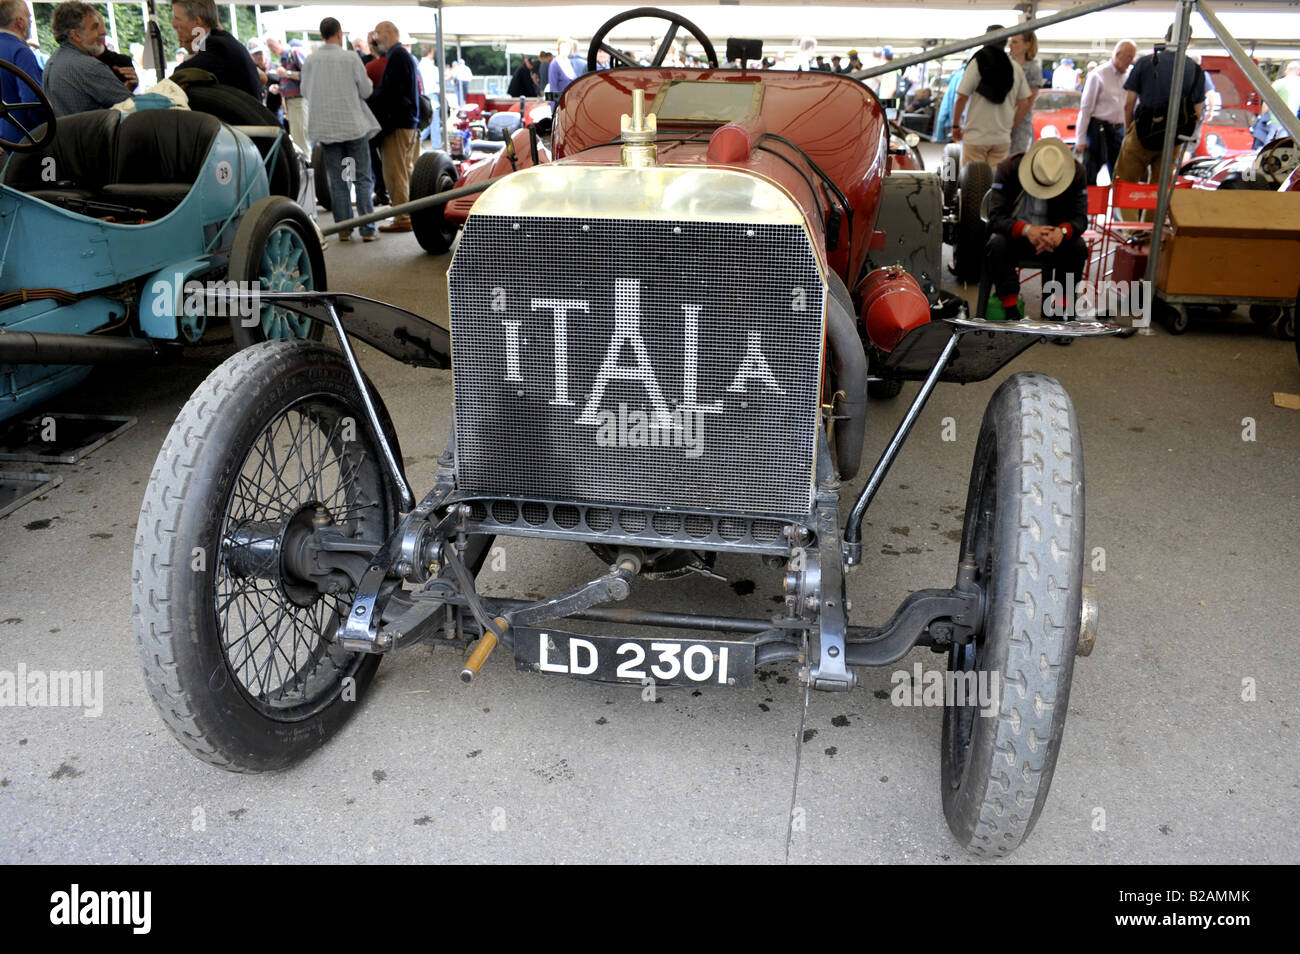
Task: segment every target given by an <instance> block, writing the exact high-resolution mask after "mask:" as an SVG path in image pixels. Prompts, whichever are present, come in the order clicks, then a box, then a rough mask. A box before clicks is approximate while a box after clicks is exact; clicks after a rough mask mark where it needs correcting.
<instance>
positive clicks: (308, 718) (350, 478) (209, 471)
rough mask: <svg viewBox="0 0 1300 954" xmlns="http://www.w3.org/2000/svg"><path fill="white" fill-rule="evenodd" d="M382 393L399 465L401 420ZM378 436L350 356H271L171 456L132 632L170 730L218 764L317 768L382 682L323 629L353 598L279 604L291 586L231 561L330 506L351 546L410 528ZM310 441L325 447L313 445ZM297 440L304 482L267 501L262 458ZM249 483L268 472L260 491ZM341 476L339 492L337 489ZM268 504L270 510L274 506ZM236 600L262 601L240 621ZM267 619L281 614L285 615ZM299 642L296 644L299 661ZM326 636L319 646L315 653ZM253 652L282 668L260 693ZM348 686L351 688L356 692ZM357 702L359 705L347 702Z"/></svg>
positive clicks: (216, 383) (203, 408)
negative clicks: (318, 755) (238, 551)
mask: <svg viewBox="0 0 1300 954" xmlns="http://www.w3.org/2000/svg"><path fill="white" fill-rule="evenodd" d="M370 390H371V393H372V395H373V396H374V397H375V400H376V404H377V406H378V408H379V413H380V419H381V421H382V422H383V424H384V427H385V430H386V431H387V432H388V434H389V439H390V440H393V441H394V444H393V446H394V448H395V449H396V446H397V445H396V440H395V437H394V436H393V435H392V433H391V432H392V425H391V423H389V420H388V416H387V412H386V411H385V410H384V408H383V404H382V402H380V401H379V399H378V396H377V395H374V388H373V387H371V388H370ZM347 417H352V418H353V420H354V421H355V427H356V431H355V440H351V441H349V440H348V437H347V432H346V431H341V430H340V427H341V426H342V427H346V426H347V424H346V422H347ZM295 419H296V420H297V422H298V427H297V429H296V430H295V428H294V424H293V421H294V420H295ZM364 421H365V417H364V410H363V406H362V403H361V398H360V395H359V394H358V392H357V388H356V385H355V383H354V381H353V379H352V376H351V374H350V373H349V371H348V368H347V365H346V364H345V362H344V360H343V357H342V355H340V354H339V353H338V352H337V351H335V350H333V349H332V348H329V347H326V346H325V345H322V344H317V343H315V342H308V341H299V340H293V341H270V342H265V343H262V344H259V345H256V346H255V347H253V348H248V349H245V350H243V351H238V352H236V353H235V354H233V355H232V356H231V357H229V358H227V359H226V360H225V361H224V362H223V363H222V364H221V365H220V366H218V367H217V368H216V369H215V370H214V371H213V372H212V373H211V374H210V375H209V376H208V377H207V379H206V380H205V381H204V382H203V383H202V384H201V385H200V386H199V387H198V389H197V390H195V392H194V394H193V395H192V396H191V397H190V400H189V401H188V403H187V404H186V405H185V407H184V408H182V410H181V412H180V414H179V416H178V417H177V419H176V421H175V423H174V424H173V425H172V428H171V431H170V433H169V434H168V436H167V439H166V441H165V442H164V443H163V446H162V449H161V451H160V452H159V454H158V458H157V461H156V463H155V464H154V468H153V473H152V475H151V476H150V478H149V484H148V487H147V489H146V490H145V495H144V500H143V503H142V505H141V509H140V520H139V525H138V527H137V529H136V538H135V559H134V566H133V569H132V618H133V622H134V626H135V632H136V637H137V641H138V644H139V650H140V657H141V662H142V664H143V666H144V676H145V683H146V685H147V687H148V689H149V694H150V696H151V697H152V698H153V701H154V703H155V705H156V706H157V708H158V710H159V712H160V714H161V715H162V718H163V722H164V723H165V724H166V725H167V727H168V728H169V729H170V730H171V731H172V733H173V734H174V735H175V736H176V738H177V739H178V740H179V741H180V742H181V743H182V744H183V745H184V746H185V747H186V748H188V749H189V750H190V751H191V752H193V753H194V755H196V756H197V757H198V758H200V759H202V760H203V761H205V762H208V763H210V764H212V765H216V766H218V767H220V768H223V769H227V770H230V771H236V772H261V771H271V770H275V769H280V768H284V767H286V766H288V765H290V764H292V763H294V762H296V761H298V760H300V759H302V758H304V757H305V756H306V755H308V754H309V753H310V752H312V751H313V750H314V749H316V748H317V747H318V746H320V745H321V744H322V743H323V742H325V740H326V739H328V738H329V737H330V736H331V735H332V734H333V733H335V732H336V731H338V729H339V728H340V727H341V726H342V725H343V723H344V722H345V721H346V720H347V719H348V718H349V716H350V715H351V714H352V712H353V710H355V709H356V707H357V702H359V701H360V699H361V698H362V697H363V694H364V692H365V690H366V687H367V686H368V685H369V684H370V681H371V679H372V678H373V677H374V673H375V669H376V668H377V667H378V665H379V660H380V657H379V656H378V655H373V654H360V653H346V652H343V651H342V650H340V649H338V648H337V647H336V646H335V645H334V644H333V642H332V641H331V640H329V639H327V638H326V637H325V635H324V634H323V633H322V632H321V631H320V628H319V625H318V624H321V623H322V622H323V623H324V624H325V628H326V629H329V628H331V627H332V626H333V625H335V624H336V621H337V618H338V616H339V615H340V614H343V615H345V614H346V613H347V611H348V605H349V603H350V599H351V594H350V593H341V594H339V595H338V596H337V597H331V596H321V597H317V598H316V600H315V602H314V603H312V604H311V606H310V607H303V606H302V604H301V603H299V604H292V603H290V602H289V601H288V600H287V599H285V598H280V597H279V596H278V595H277V594H280V593H283V592H285V589H286V588H285V585H284V583H283V580H282V579H281V580H280V581H277V580H276V579H275V578H270V579H267V578H265V577H264V578H261V579H258V580H255V581H253V582H251V583H250V582H249V581H248V579H246V578H240V577H239V575H238V574H237V573H235V572H233V571H232V570H231V564H230V562H229V558H230V554H231V553H232V548H231V547H229V546H227V543H228V542H229V536H228V534H230V533H233V532H234V529H233V528H236V527H241V526H249V525H252V524H253V523H254V522H255V521H264V520H267V519H268V518H269V517H270V516H272V515H278V514H281V513H283V514H289V513H291V512H292V511H293V509H294V506H295V505H299V504H308V503H310V502H311V501H312V500H318V499H323V500H324V501H326V506H327V507H330V508H331V513H332V514H334V516H335V517H336V518H337V523H338V525H339V526H340V527H341V528H343V530H344V532H346V533H351V534H352V535H353V536H356V537H358V538H359V539H360V538H364V539H366V540H368V541H378V542H382V540H383V539H384V537H385V536H387V534H388V533H389V532H391V530H392V528H393V526H394V525H395V522H396V514H397V509H398V506H397V494H396V491H395V490H394V488H393V487H392V484H391V481H390V480H389V479H388V477H387V475H386V474H385V473H384V471H383V468H382V465H381V464H380V463H379V459H380V458H379V457H378V454H377V446H376V443H375V441H374V440H373V438H372V435H371V433H370V431H369V429H368V428H367V426H366V425H365V423H364ZM281 422H284V423H283V424H282V423H281ZM312 433H317V434H318V435H319V437H318V439H317V440H316V442H314V443H308V440H309V438H310V436H311V435H312ZM299 435H303V436H299ZM285 440H292V441H293V442H294V444H295V446H297V447H298V449H299V450H298V458H297V459H298V464H299V466H298V467H297V468H295V467H293V466H291V465H292V464H293V457H292V455H291V454H289V455H286V456H285V457H283V458H282V459H279V460H278V462H279V465H280V466H279V468H278V469H277V474H276V477H277V479H282V480H283V481H284V482H283V483H281V484H271V485H270V486H269V487H268V486H267V484H266V481H267V480H270V479H271V478H270V474H269V473H266V472H264V471H263V469H262V468H263V467H264V465H265V464H266V460H267V458H266V456H265V450H259V449H258V448H259V446H261V445H260V442H264V441H265V442H267V443H266V444H265V447H272V446H274V445H276V444H283V442H284V441H285ZM304 448H306V450H307V453H305V454H304V453H303V449H304ZM315 451H319V454H318V455H317V454H316V453H314V452H315ZM255 453H256V454H258V455H259V456H254V455H255ZM397 453H398V454H399V459H400V451H397ZM331 455H332V456H331ZM308 461H311V464H310V467H308ZM250 467H254V468H255V469H254V470H252V471H251V474H252V477H251V478H250V476H249V474H250V471H249V468H250ZM313 468H319V472H318V474H317V477H316V478H315V479H308V480H306V481H304V482H303V483H302V486H301V489H299V488H297V487H295V488H294V491H295V493H293V494H290V493H289V491H288V489H287V488H288V487H289V485H291V484H293V483H294V475H295V473H297V474H299V475H303V474H308V475H310V474H311V473H312V472H313V470H312V469H313ZM327 475H333V476H334V477H335V478H336V479H335V480H334V481H333V482H332V483H331V481H330V480H329V479H328V477H327ZM341 475H346V479H339V478H340V476H341ZM331 486H332V487H334V488H335V489H334V490H333V491H332V492H331V491H329V490H328V488H329V487H331ZM280 487H284V488H286V489H285V490H281V489H280ZM339 488H342V489H341V490H340V489H339ZM250 489H252V490H254V491H255V492H254V493H253V494H252V495H251V496H250V495H249V490H250ZM262 492H265V493H267V494H270V495H271V496H270V497H268V498H266V499H265V500H264V499H263V498H262V497H261V494H262ZM295 497H305V498H308V499H307V500H303V501H298V500H296V499H291V498H295ZM249 501H252V503H251V504H249ZM250 507H251V509H249V508H250ZM259 508H260V509H259ZM272 508H275V509H272ZM271 525H272V526H274V525H275V521H272V522H271ZM199 553H202V554H205V555H206V556H207V559H204V560H203V561H202V562H201V565H198V564H195V563H194V560H195V555H196V554H199ZM223 587H228V589H227V590H225V591H224V592H223ZM236 592H242V593H243V594H244V595H245V596H249V595H250V594H251V596H250V597H249V599H248V601H247V602H248V603H249V605H250V606H251V608H250V609H248V610H247V611H246V612H245V611H244V610H242V609H241V610H240V612H238V613H236V612H234V611H233V610H232V609H230V606H231V604H232V603H234V604H235V605H236V606H237V607H238V606H240V605H242V604H240V603H237V602H236V599H235V596H234V595H232V594H235V593H236ZM223 598H224V599H225V608H224V614H225V615H224V616H223V607H222V606H221V605H219V604H220V603H221V602H222V600H223ZM277 599H278V600H279V602H277ZM265 607H273V608H275V607H278V609H279V610H280V612H281V615H278V616H277V615H276V614H275V613H274V612H272V611H271V610H269V609H265ZM286 611H287V615H285V613H286ZM250 620H251V622H250ZM249 627H252V629H251V635H250V629H249ZM258 627H260V629H259V628H258ZM273 630H274V631H273ZM237 631H238V632H242V633H243V637H242V639H243V641H242V642H239V641H237V639H236V637H235V635H234V634H235V633H236V632H237ZM263 632H265V634H266V635H265V637H264V638H262V637H261V633H263ZM288 633H292V635H293V637H294V640H293V642H292V644H291V645H289V646H288V648H287V650H286V646H285V644H286V642H287V638H286V637H287V634H288ZM312 634H314V635H315V637H316V642H315V643H311V642H309V638H310V636H311V635H312ZM254 637H258V638H261V639H262V642H263V643H265V642H266V640H273V643H272V645H270V646H269V647H266V648H265V649H262V650H261V651H263V652H265V653H269V657H270V658H271V659H272V660H276V661H277V664H276V667H275V669H274V670H272V668H271V664H270V663H267V664H266V672H265V674H263V675H262V678H261V680H258V679H256V678H255V677H257V676H258V675H259V669H260V667H261V666H262V665H263V664H262V663H261V662H260V657H259V658H258V659H257V660H254V649H253V648H252V647H253V644H252V639H253V638H254ZM300 637H302V641H301V642H300V641H299V638H300ZM223 642H224V645H223ZM245 647H247V649H245ZM259 648H260V646H259ZM277 649H278V650H279V651H280V653H281V654H282V655H283V658H284V659H285V660H286V661H287V662H286V663H285V668H286V669H287V670H289V675H288V676H281V683H280V685H279V686H278V691H279V697H278V698H277V697H276V694H275V689H274V688H273V683H274V678H273V677H274V676H275V675H277V674H280V673H281V669H280V666H279V663H278V657H277V656H276V651H277ZM245 651H246V655H245V656H242V657H239V654H240V653H241V652H245ZM232 657H239V658H232ZM250 661H251V662H250ZM241 662H242V664H243V666H242V668H241V665H240V663H241ZM295 667H296V668H295ZM250 671H251V673H252V677H250V675H249V673H250ZM349 678H350V679H351V680H353V683H352V684H351V686H348V685H347V683H346V682H345V680H347V679H349ZM350 688H354V689H355V694H354V695H353V698H352V699H348V698H346V696H348V695H349V694H350V693H349V691H348V690H349V689H350ZM298 689H300V690H301V696H302V697H301V701H300V702H299V701H298V700H297V696H296V690H298ZM309 689H310V693H309ZM255 690H256V691H255Z"/></svg>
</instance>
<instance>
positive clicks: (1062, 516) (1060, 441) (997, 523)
mask: <svg viewBox="0 0 1300 954" xmlns="http://www.w3.org/2000/svg"><path fill="white" fill-rule="evenodd" d="M962 553H963V554H965V555H968V557H969V558H970V559H971V560H972V562H973V564H974V566H975V576H976V580H977V582H978V583H979V584H980V585H981V587H982V588H983V590H984V593H985V612H984V621H983V625H982V627H981V631H980V632H979V633H977V634H976V635H975V637H974V638H973V639H972V640H971V641H970V642H968V643H966V644H963V645H956V646H954V647H953V649H952V650H951V652H950V654H949V660H948V668H949V671H950V672H951V673H954V676H953V677H952V679H951V680H950V681H951V683H952V684H953V685H954V686H955V687H956V688H957V689H964V697H963V698H962V699H956V698H953V699H949V700H947V702H948V704H947V707H946V708H945V709H944V714H943V737H942V743H941V760H942V767H941V776H942V796H943V811H944V815H945V816H946V817H947V819H948V826H949V828H951V829H952V832H953V835H954V836H956V838H957V840H958V841H959V842H960V843H961V845H962V846H963V847H964V848H966V849H967V850H969V851H971V852H973V853H974V854H978V855H984V856H990V857H998V856H1001V855H1005V854H1008V853H1009V852H1011V851H1012V850H1013V849H1015V848H1016V847H1017V846H1018V845H1019V844H1020V843H1021V842H1022V841H1024V839H1025V838H1026V837H1027V836H1028V834H1029V832H1030V831H1031V830H1033V827H1034V823H1035V822H1036V821H1037V820H1038V816H1039V813H1041V812H1042V810H1043V805H1044V803H1045V802H1046V800H1047V792H1048V789H1049V787H1050V786H1051V782H1052V773H1053V772H1054V771H1055V768H1056V757H1057V754H1058V752H1059V751H1060V745H1061V735H1062V733H1063V732H1064V729H1065V713H1066V708H1067V706H1068V704H1069V699H1070V679H1071V676H1072V675H1073V672H1074V656H1075V652H1076V649H1077V647H1078V642H1079V627H1080V620H1081V610H1082V600H1083V595H1082V587H1083V446H1082V443H1081V441H1080V437H1079V423H1078V420H1077V418H1076V417H1075V414H1074V407H1073V405H1072V404H1071V402H1070V398H1069V395H1067V394H1066V393H1065V390H1064V388H1062V387H1061V385H1060V384H1059V383H1058V382H1057V381H1056V380H1054V379H1053V378H1049V377H1047V376H1046V375H1042V374H1037V373H1022V374H1016V375H1013V376H1012V377H1011V378H1009V379H1008V380H1007V381H1006V382H1004V383H1003V384H1002V386H1001V387H999V388H998V390H997V391H996V392H995V393H994V395H993V399H992V400H991V401H990V402H989V405H988V408H987V410H986V411H985V412H984V422H983V424H982V426H981V428H980V436H979V441H978V443H977V445H976V448H975V462H974V465H973V467H972V470H971V482H970V490H969V493H968V496H967V498H966V516H965V525H964V527H963V530H962ZM978 687H987V688H988V689H990V690H992V691H991V692H989V693H978V692H974V691H973V690H975V689H976V688H978ZM954 695H956V694H955V693H954ZM981 695H982V696H983V698H980V696H981ZM985 713H987V714H985Z"/></svg>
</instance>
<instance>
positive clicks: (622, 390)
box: [449, 215, 825, 516]
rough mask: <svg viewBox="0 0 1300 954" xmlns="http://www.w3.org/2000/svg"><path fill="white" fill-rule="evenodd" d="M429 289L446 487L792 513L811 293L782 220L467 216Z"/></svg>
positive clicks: (813, 337) (805, 493)
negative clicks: (448, 439) (452, 466)
mask: <svg viewBox="0 0 1300 954" xmlns="http://www.w3.org/2000/svg"><path fill="white" fill-rule="evenodd" d="M449 288H450V297H451V335H452V352H453V368H454V377H455V389H456V452H457V471H458V484H459V486H460V487H461V488H462V489H463V490H466V491H469V492H474V493H484V494H500V495H507V496H510V495H517V496H523V497H527V496H540V497H550V498H558V499H572V500H581V501H600V502H610V503H628V504H642V505H649V506H669V507H672V506H678V507H689V508H695V509H717V510H733V511H741V512H751V513H753V512H758V513H774V514H802V513H807V512H808V510H809V509H810V506H811V499H812V474H813V460H814V450H815V440H816V423H817V414H818V405H819V381H820V364H821V348H822V335H823V308H824V297H825V290H824V286H823V285H822V282H821V278H820V275H819V273H818V270H817V265H816V260H815V258H814V252H813V250H812V248H811V246H810V245H809V243H808V240H807V237H806V235H805V234H804V231H803V229H802V228H800V227H798V226H794V225H761V224H740V225H738V224H735V223H726V222H698V221H693V222H685V221H681V222H676V221H666V222H665V221H646V220H622V219H597V218H550V217H530V216H501V215H472V216H470V218H469V221H468V223H467V225H466V227H465V231H464V234H463V235H462V237H461V240H460V246H459V248H458V249H457V251H456V256H455V259H454V261H453V263H452V268H451V271H450V274H449ZM692 342H694V344H693V345H692ZM692 379H693V381H694V384H693V385H692V383H691V382H692ZM525 516H527V515H525Z"/></svg>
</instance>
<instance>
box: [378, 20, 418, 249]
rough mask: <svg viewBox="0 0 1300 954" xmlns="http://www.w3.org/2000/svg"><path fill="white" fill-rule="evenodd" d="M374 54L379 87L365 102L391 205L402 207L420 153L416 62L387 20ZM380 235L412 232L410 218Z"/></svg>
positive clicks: (401, 217)
mask: <svg viewBox="0 0 1300 954" xmlns="http://www.w3.org/2000/svg"><path fill="white" fill-rule="evenodd" d="M375 53H376V54H377V55H378V56H386V57H387V58H388V61H387V64H386V65H385V66H384V73H383V76H382V77H381V78H380V80H379V86H378V88H377V89H376V90H375V91H374V93H372V94H371V96H370V98H369V99H368V100H367V101H366V102H367V105H369V106H370V111H371V112H373V113H374V114H375V118H376V119H377V120H379V126H380V131H379V136H380V137H382V138H381V140H380V143H379V154H380V157H381V158H382V160H383V169H384V184H385V185H387V187H388V194H389V196H390V197H391V198H392V200H393V205H402V204H404V203H405V202H407V201H408V200H409V198H410V195H411V170H412V169H413V168H414V167H415V160H416V157H417V156H418V155H419V153H420V138H419V131H418V127H419V124H420V93H419V87H418V85H417V80H416V76H417V67H416V63H415V58H414V57H413V56H411V54H410V52H409V51H408V50H407V49H406V47H404V46H402V41H401V35H400V34H399V33H398V32H397V27H396V26H395V25H394V24H393V23H391V22H390V21H388V20H385V21H384V22H383V23H380V24H379V25H378V26H376V27H375ZM379 231H381V232H409V231H411V217H410V216H409V215H404V214H403V215H395V216H393V221H392V222H390V223H388V224H387V225H381V226H380V227H379Z"/></svg>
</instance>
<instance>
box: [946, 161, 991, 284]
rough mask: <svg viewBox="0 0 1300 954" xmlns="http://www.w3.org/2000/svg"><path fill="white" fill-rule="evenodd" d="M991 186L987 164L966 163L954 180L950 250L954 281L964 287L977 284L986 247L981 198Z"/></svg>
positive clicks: (986, 231) (986, 229) (986, 228)
mask: <svg viewBox="0 0 1300 954" xmlns="http://www.w3.org/2000/svg"><path fill="white" fill-rule="evenodd" d="M992 185H993V170H992V169H991V168H990V167H989V164H988V163H987V162H968V163H966V165H964V166H962V169H961V173H960V174H959V175H958V177H957V241H956V242H954V243H953V247H952V265H953V270H954V271H955V272H956V273H957V278H958V280H960V281H963V282H965V283H967V284H968V285H976V284H979V280H980V272H981V270H982V269H983V268H984V250H985V246H986V245H987V244H988V226H987V225H985V223H984V220H983V219H982V218H980V207H981V205H982V204H983V202H984V195H985V193H987V192H988V191H989V189H990V188H991V187H992Z"/></svg>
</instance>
